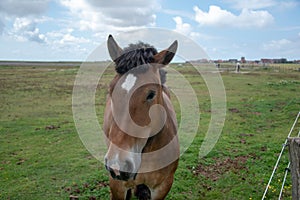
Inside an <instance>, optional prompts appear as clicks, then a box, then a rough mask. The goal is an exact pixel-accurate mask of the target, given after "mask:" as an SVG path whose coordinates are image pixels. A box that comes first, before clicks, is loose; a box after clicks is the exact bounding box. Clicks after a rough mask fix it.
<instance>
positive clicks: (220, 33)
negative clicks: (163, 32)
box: [0, 0, 300, 61]
mask: <svg viewBox="0 0 300 200" xmlns="http://www.w3.org/2000/svg"><path fill="white" fill-rule="evenodd" d="M148 27H149V28H153V27H154V28H164V29H168V30H173V31H177V32H179V33H181V34H183V35H185V36H187V37H188V38H191V39H192V40H194V41H195V42H197V44H199V45H200V46H201V47H202V48H203V49H204V50H205V51H206V53H207V54H208V56H209V57H210V58H211V59H229V58H237V59H240V57H241V56H245V57H246V59H248V60H254V59H260V58H282V57H284V58H287V59H289V60H294V59H300V1H299V0H247V1H241V0H223V1H218V0H212V1H201V0H198V1H196V0H189V1H179V0H147V1H141V0H122V1H119V0H109V1H104V0H23V1H19V0H1V2H0V60H37V61H64V60H66V61H68V60H76V61H84V60H85V59H86V58H87V57H88V55H89V54H90V53H91V52H92V51H93V50H94V49H95V48H96V47H97V46H98V45H100V44H103V43H104V42H106V39H107V36H108V34H114V35H118V34H119V33H122V32H126V31H132V30H136V29H141V28H148ZM116 37H117V36H116ZM133 39H136V40H138V38H133ZM129 42H132V41H129ZM145 42H147V41H145Z"/></svg>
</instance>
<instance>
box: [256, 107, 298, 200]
mask: <svg viewBox="0 0 300 200" xmlns="http://www.w3.org/2000/svg"><path fill="white" fill-rule="evenodd" d="M299 117H300V111H299V112H298V115H297V117H296V119H295V121H294V123H293V125H292V128H291V130H290V132H289V134H288V136H287V138H286V139H285V142H284V144H283V146H282V148H281V151H280V154H279V155H278V158H277V161H276V163H275V165H274V168H273V171H272V174H271V176H270V179H269V182H268V184H267V186H266V189H265V191H264V194H263V196H262V198H261V199H262V200H264V199H265V198H266V195H267V193H268V190H269V188H270V184H271V182H272V179H273V177H274V175H275V173H276V170H277V169H278V166H279V162H280V160H281V157H282V155H283V153H284V150H285V149H286V146H287V142H288V138H290V137H291V134H292V132H293V131H294V129H295V127H296V124H297V122H298V120H299ZM297 137H300V130H299V131H298V134H297ZM290 164H291V163H290V162H289V163H288V165H287V167H286V168H285V173H284V177H283V182H282V185H281V188H280V193H279V196H278V200H280V199H281V198H282V194H283V189H284V185H285V182H286V178H287V175H288V173H289V171H290Z"/></svg>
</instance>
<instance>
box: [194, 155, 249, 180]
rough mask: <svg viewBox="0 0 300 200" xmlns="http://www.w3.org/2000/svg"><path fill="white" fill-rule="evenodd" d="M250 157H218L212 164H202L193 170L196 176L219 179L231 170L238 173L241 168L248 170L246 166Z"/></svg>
mask: <svg viewBox="0 0 300 200" xmlns="http://www.w3.org/2000/svg"><path fill="white" fill-rule="evenodd" d="M248 158H249V157H248V156H237V157H235V158H230V157H226V158H225V159H220V158H216V159H214V160H215V163H213V164H211V165H203V164H200V165H198V166H197V167H195V168H193V169H191V170H192V172H193V174H194V175H196V176H199V175H201V176H204V177H205V178H206V179H210V180H212V181H217V180H218V179H219V178H220V177H221V176H222V175H223V174H225V173H227V172H229V171H232V172H233V173H237V174H238V173H239V171H241V170H246V171H248V168H247V167H246V166H245V163H246V162H247V160H248Z"/></svg>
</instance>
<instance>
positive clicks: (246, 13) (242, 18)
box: [194, 5, 274, 28]
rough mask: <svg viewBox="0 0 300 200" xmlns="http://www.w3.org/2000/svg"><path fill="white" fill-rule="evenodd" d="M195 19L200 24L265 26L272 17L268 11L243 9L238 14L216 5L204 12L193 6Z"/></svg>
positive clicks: (242, 26)
mask: <svg viewBox="0 0 300 200" xmlns="http://www.w3.org/2000/svg"><path fill="white" fill-rule="evenodd" d="M194 11H195V20H196V21H197V22H198V23H199V24H200V25H206V26H217V27H240V28H250V27H259V28H261V27H265V26H268V25H270V24H272V23H273V21H274V18H273V16H272V15H271V14H270V13H269V12H268V11H254V10H249V9H243V10H242V12H241V13H240V14H239V15H235V14H233V13H231V12H229V11H227V10H223V9H221V8H220V7H218V6H214V5H212V6H210V7H209V11H208V12H205V11H203V10H201V9H199V8H198V7H197V6H195V7H194Z"/></svg>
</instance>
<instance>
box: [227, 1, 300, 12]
mask: <svg viewBox="0 0 300 200" xmlns="http://www.w3.org/2000/svg"><path fill="white" fill-rule="evenodd" d="M227 2H228V3H230V4H231V5H232V7H233V8H235V9H238V10H242V9H252V10H256V9H264V8H270V7H277V8H280V9H289V8H292V7H295V6H297V5H298V4H299V2H297V1H295V0H288V1H287V0H247V1H241V0H227Z"/></svg>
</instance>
